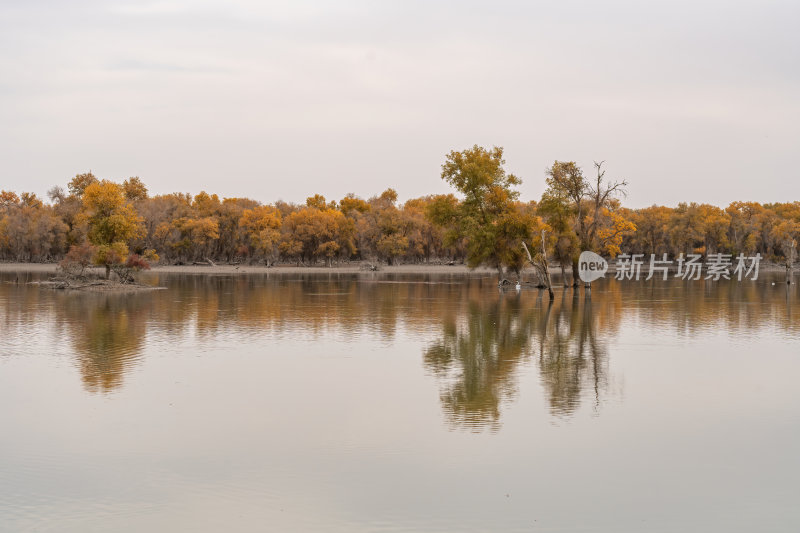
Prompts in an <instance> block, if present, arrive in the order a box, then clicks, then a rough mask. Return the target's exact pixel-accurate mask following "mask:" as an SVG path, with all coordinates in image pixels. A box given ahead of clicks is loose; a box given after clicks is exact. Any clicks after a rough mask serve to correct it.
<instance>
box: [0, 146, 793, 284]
mask: <svg viewBox="0 0 800 533" xmlns="http://www.w3.org/2000/svg"><path fill="white" fill-rule="evenodd" d="M504 165H505V161H504V160H503V150H502V148H497V147H495V148H490V149H486V148H482V147H479V146H474V147H472V148H469V149H466V150H463V151H460V152H457V151H453V152H451V153H450V154H448V155H447V157H446V160H445V163H444V164H443V165H442V173H441V178H442V179H444V180H445V181H447V183H449V184H450V185H451V186H452V187H453V189H454V193H453V194H446V195H430V196H423V197H420V198H414V199H410V200H407V201H406V202H404V203H399V202H398V196H397V193H396V192H395V191H394V190H393V189H391V188H389V189H386V190H385V191H383V192H382V193H380V194H377V195H375V196H372V197H369V198H366V199H365V198H362V197H359V196H356V195H355V194H348V195H346V196H345V197H344V198H341V199H338V200H331V199H327V198H325V197H323V196H321V195H319V194H315V195H312V196H310V197H309V198H308V199H307V200H306V202H305V203H304V204H299V205H298V204H293V203H286V202H283V201H276V202H274V203H262V202H260V201H258V200H254V199H250V198H222V199H220V198H219V197H218V196H217V195H216V194H213V193H208V192H205V191H202V192H200V193H198V194H196V195H194V196H192V195H191V194H188V193H172V194H164V195H156V196H151V195H150V194H149V193H148V189H147V186H146V185H145V183H144V182H143V181H142V180H141V179H139V178H138V177H131V178H128V179H125V180H122V181H121V182H114V181H110V180H106V179H100V178H98V177H96V176H95V175H93V174H92V173H91V172H89V173H85V174H78V175H76V176H75V177H74V178H72V179H71V180H70V181H69V182H68V183H67V184H66V189H65V188H63V187H61V186H55V187H53V188H52V189H51V190H50V191H49V192H48V198H47V199H42V198H39V197H37V195H35V194H32V193H28V192H21V193H16V192H11V191H5V190H3V191H2V192H0V260H4V261H17V262H26V261H27V262H55V261H63V260H64V258H65V257H67V258H71V260H72V261H73V263H76V264H82V265H83V267H85V266H88V265H89V264H94V265H100V266H105V267H106V269H107V270H108V269H111V268H113V266H114V265H120V264H126V263H127V264H128V265H129V266H130V265H134V266H135V265H137V264H139V263H137V261H139V262H141V264H144V263H147V262H148V261H149V262H154V261H161V262H167V263H171V264H181V263H184V264H185V263H192V262H196V261H206V262H207V261H209V260H211V261H215V262H225V263H261V264H266V265H271V264H274V263H286V264H296V265H305V266H309V265H327V266H333V265H335V264H342V263H345V262H352V261H360V262H369V263H371V264H377V263H384V264H389V265H391V264H398V263H443V262H457V263H462V262H463V263H466V264H467V265H469V266H470V267H475V266H479V265H485V266H489V267H493V268H499V269H501V270H502V269H508V270H510V271H517V272H518V271H519V270H520V269H521V268H522V267H523V266H524V264H525V261H526V255H525V250H524V249H523V248H522V247H521V243H522V242H527V243H528V245H529V246H531V247H532V249H534V250H541V249H542V248H544V249H545V250H546V251H547V257H548V258H549V260H550V263H551V265H553V264H554V265H557V266H561V268H562V269H564V270H565V271H566V270H569V269H570V268H571V267H572V265H574V263H575V262H576V260H577V256H578V255H579V254H580V252H581V251H583V250H594V251H597V252H599V253H602V254H604V255H606V256H609V257H614V256H615V255H616V254H618V253H619V252H620V251H621V250H624V251H625V252H627V253H645V254H651V253H655V254H663V253H666V254H668V255H669V256H677V255H678V254H680V253H700V254H710V253H719V252H722V253H731V254H738V253H744V254H754V253H760V254H761V255H762V256H763V257H764V258H767V259H771V260H773V261H781V262H782V261H784V260H785V258H786V257H787V256H789V257H791V254H792V253H793V249H794V246H796V244H795V243H796V241H797V239H798V238H799V237H800V202H798V201H794V202H786V203H771V204H760V203H757V202H747V201H739V202H733V203H731V204H730V205H728V206H727V207H718V206H714V205H708V204H697V203H693V202H692V203H681V204H679V205H678V206H675V207H667V206H658V205H653V206H651V207H647V208H643V209H630V208H626V207H625V206H624V205H623V201H624V198H625V193H626V188H627V187H628V183H627V182H626V181H613V180H610V179H608V178H606V169H605V165H604V164H603V163H596V164H595V166H594V168H592V169H590V170H589V169H586V170H584V169H581V168H579V167H578V166H577V165H576V164H575V163H574V162H562V161H555V162H554V163H553V165H552V166H551V167H550V168H548V169H547V170H546V172H545V175H544V178H545V180H546V185H547V188H546V190H545V192H544V194H543V195H542V197H541V198H540V199H538V200H536V201H522V200H520V198H519V193H518V192H517V191H516V189H515V188H516V186H517V185H519V184H520V183H521V180H520V179H519V178H518V177H517V176H515V175H513V174H510V173H507V172H506V170H505V168H504ZM543 241H544V242H543Z"/></svg>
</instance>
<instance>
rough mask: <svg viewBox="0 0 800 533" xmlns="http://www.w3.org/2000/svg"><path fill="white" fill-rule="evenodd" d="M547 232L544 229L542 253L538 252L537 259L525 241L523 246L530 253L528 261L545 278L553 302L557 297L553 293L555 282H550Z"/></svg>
mask: <svg viewBox="0 0 800 533" xmlns="http://www.w3.org/2000/svg"><path fill="white" fill-rule="evenodd" d="M544 236H545V232H544V230H542V253H541V254H536V259H535V260H534V258H533V257H531V252H530V250H528V246H527V245H526V244H525V242H524V241H523V243H522V247H523V248H524V249H525V253H526V254H528V261H529V262H530V264H531V265H533V268H535V269H536V272H537V274H539V278H540V279H543V280H544V284H545V286H546V287H547V293H548V294H549V295H550V301H551V302H552V301H553V300H554V299H555V296H554V295H553V284H552V283H551V282H550V267H549V265H548V264H547V249H546V248H545V240H544Z"/></svg>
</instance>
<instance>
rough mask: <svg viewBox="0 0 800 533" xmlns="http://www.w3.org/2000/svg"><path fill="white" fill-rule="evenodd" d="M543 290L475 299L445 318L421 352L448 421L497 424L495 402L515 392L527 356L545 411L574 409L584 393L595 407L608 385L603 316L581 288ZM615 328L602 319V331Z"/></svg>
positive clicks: (498, 407)
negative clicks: (555, 294)
mask: <svg viewBox="0 0 800 533" xmlns="http://www.w3.org/2000/svg"><path fill="white" fill-rule="evenodd" d="M543 294H544V293H543V292H539V293H538V294H536V293H523V294H513V293H512V294H508V293H505V294H501V295H500V297H498V298H495V299H487V298H485V297H484V298H476V299H475V300H472V301H470V302H469V303H468V304H467V306H466V311H465V312H463V313H462V312H455V313H451V314H449V315H448V316H445V317H444V318H443V325H442V335H441V338H440V339H438V340H437V341H436V342H434V343H433V344H432V345H431V346H430V347H429V348H428V349H426V350H425V353H424V361H425V365H426V367H427V368H428V369H429V370H430V371H431V372H432V373H433V374H434V375H436V376H437V378H438V379H439V381H440V382H441V384H442V386H441V402H442V406H443V408H444V411H445V413H446V414H447V417H448V420H449V421H450V423H451V425H453V426H464V427H467V428H470V429H473V430H481V429H483V428H490V429H493V430H496V429H497V428H498V427H499V421H500V411H501V405H502V404H503V403H508V402H510V401H511V400H513V399H514V397H515V395H516V392H517V386H516V379H517V376H516V375H517V372H518V371H519V368H520V366H521V365H522V364H523V363H525V362H527V361H529V360H530V359H531V358H532V357H534V358H535V360H536V363H537V365H538V368H539V372H540V375H541V381H542V384H543V387H544V390H545V393H546V395H547V400H548V405H549V408H550V412H551V414H553V415H556V416H568V415H570V414H572V413H573V412H574V411H575V410H576V409H577V408H578V407H579V405H580V403H581V399H582V397H583V396H584V395H585V394H586V393H587V392H588V393H590V394H591V395H592V397H593V400H594V406H595V408H597V407H599V404H600V400H601V396H602V395H603V394H604V393H605V391H606V387H607V383H608V380H607V378H606V375H607V368H608V351H607V348H606V341H605V338H604V337H603V336H601V335H599V334H598V333H597V330H598V329H599V326H598V322H600V323H604V322H607V320H605V319H606V318H607V317H606V316H602V314H601V316H597V315H595V314H593V312H592V300H591V299H589V298H584V297H582V296H581V294H580V293H579V292H573V291H572V290H566V291H564V292H563V293H562V295H561V297H560V298H559V299H557V300H556V301H555V302H550V301H549V299H548V298H546V297H545V298H543ZM610 302H612V303H613V300H610ZM606 303H608V302H606ZM601 309H607V308H606V307H605V306H604V307H601ZM615 329H616V324H610V325H608V324H605V328H603V334H604V335H605V336H609V335H613V334H614V332H615Z"/></svg>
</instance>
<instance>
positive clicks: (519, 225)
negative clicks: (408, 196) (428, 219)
mask: <svg viewBox="0 0 800 533" xmlns="http://www.w3.org/2000/svg"><path fill="white" fill-rule="evenodd" d="M504 164H505V160H504V159H503V149H502V148H500V147H497V146H496V147H494V148H492V149H491V150H487V149H485V148H483V147H480V146H478V145H475V146H473V147H472V148H469V149H467V150H463V151H461V152H455V151H453V152H450V153H449V154H448V155H447V160H446V161H445V163H444V164H443V165H442V179H443V180H445V181H447V182H448V183H449V184H450V185H452V186H453V187H455V188H456V189H457V190H458V191H459V192H460V193H461V194H463V195H464V199H463V200H462V201H461V202H456V203H450V204H449V205H448V203H447V202H446V201H439V202H438V205H436V207H435V208H433V209H432V210H431V213H432V214H433V216H434V221H435V222H437V223H439V224H440V225H443V226H446V227H449V228H450V231H451V235H450V237H451V240H455V239H458V238H463V239H465V241H466V256H467V257H466V259H467V264H468V265H469V266H470V267H471V268H475V267H477V266H479V265H482V264H485V265H489V266H491V267H493V268H496V269H497V270H498V271H499V272H500V275H501V277H502V275H503V267H504V266H506V267H509V268H511V269H512V270H514V271H516V272H519V270H520V268H521V267H522V265H523V263H524V257H525V256H524V254H523V250H522V249H521V248H520V242H521V241H525V240H528V239H529V238H530V235H531V229H530V223H531V220H530V218H529V216H528V215H526V214H525V213H521V212H520V210H519V209H518V208H517V205H516V204H515V200H516V199H517V198H518V197H519V192H517V191H516V190H514V187H515V186H516V185H519V184H520V183H522V180H520V179H519V178H518V177H517V176H515V175H514V174H507V173H506V171H505V169H504V168H503V165H504Z"/></svg>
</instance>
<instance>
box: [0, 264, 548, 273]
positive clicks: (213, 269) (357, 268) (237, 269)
mask: <svg viewBox="0 0 800 533" xmlns="http://www.w3.org/2000/svg"><path fill="white" fill-rule="evenodd" d="M57 269H58V265H57V264H55V263H0V272H37V273H43V274H50V273H52V274H55V273H56V271H57ZM87 270H88V271H92V272H94V271H97V272H98V273H100V272H101V270H102V269H100V268H91V269H87ZM148 272H162V273H165V274H247V273H251V274H257V273H264V274H266V273H279V274H280V273H303V274H307V273H325V274H327V273H343V274H344V273H360V272H363V273H370V272H372V271H370V270H365V269H364V267H363V266H362V265H361V264H358V263H353V264H349V265H337V266H333V267H330V268H329V267H324V266H309V267H304V266H294V265H277V266H271V267H266V266H264V265H245V264H241V265H213V266H212V265H156V266H154V267H153V268H152V269H150V270H149V271H148ZM378 272H390V273H397V274H441V273H453V274H469V273H472V274H476V273H477V274H482V273H484V274H496V273H497V270H495V269H491V268H484V267H480V268H476V269H474V270H470V269H469V268H467V266H466V265H452V266H450V265H424V264H416V265H395V266H386V265H381V266H379V267H378ZM554 272H555V270H554Z"/></svg>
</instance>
